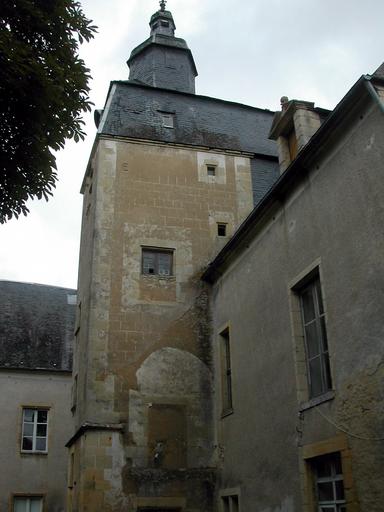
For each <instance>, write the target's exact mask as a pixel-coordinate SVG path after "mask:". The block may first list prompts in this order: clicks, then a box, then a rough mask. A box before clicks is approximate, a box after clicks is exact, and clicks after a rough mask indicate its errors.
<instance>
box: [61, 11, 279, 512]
mask: <svg viewBox="0 0 384 512" xmlns="http://www.w3.org/2000/svg"><path fill="white" fill-rule="evenodd" d="M150 27H151V35H150V37H149V39H147V40H146V41H145V42H144V43H143V44H141V45H140V46H138V47H137V48H136V49H135V50H134V51H133V52H132V55H131V57H130V59H129V61H128V64H129V66H130V76H129V80H127V81H114V82H112V83H111V86H110V89H109V92H108V96H107V101H106V104H105V108H104V110H103V111H97V112H96V115H95V119H96V124H97V127H98V131H97V135H96V140H95V144H94V147H93V150H92V153H91V155H90V159H89V164H88V167H87V170H86V174H85V178H84V182H83V187H82V193H83V195H84V208H83V219H82V236H81V249H80V267H79V290H78V294H79V295H78V297H79V303H78V311H77V327H76V343H75V356H74V380H73V403H72V411H73V414H74V420H75V429H74V435H73V437H72V438H71V439H70V440H69V442H68V444H67V446H68V448H69V510H70V511H73V512H75V511H76V512H85V511H88V512H118V511H119V512H120V511H123V510H124V511H127V512H136V511H143V510H146V511H148V510H152V511H163V512H164V511H169V510H172V511H174V512H175V511H183V512H209V511H213V510H215V503H214V489H215V475H216V468H217V465H218V461H219V459H220V458H219V457H218V453H219V450H218V449H217V447H216V443H215V439H214V434H213V417H212V415H213V408H212V400H213V396H212V372H213V367H212V366H213V365H212V358H211V346H210V307H209V297H208V294H207V290H206V288H205V285H204V284H203V283H202V281H201V279H200V275H201V272H202V270H203V269H204V268H205V266H206V265H207V263H208V262H209V260H210V259H211V258H212V257H213V255H214V254H216V253H217V251H218V250H220V248H221V247H222V246H223V245H224V244H225V243H226V242H227V241H228V239H229V238H230V236H231V235H232V234H233V233H234V231H235V229H236V228H237V226H238V225H239V224H240V223H241V222H242V221H243V220H244V218H245V217H246V216H247V215H248V213H249V212H250V211H251V209H252V207H253V205H254V203H255V202H257V201H258V199H259V198H260V197H261V196H262V195H263V194H264V192H265V191H266V190H267V189H268V188H269V186H270V185H271V183H272V182H273V181H274V179H275V178H276V176H277V174H278V170H277V158H276V150H275V146H274V143H272V142H271V141H268V139H267V136H268V132H269V129H270V126H271V122H272V117H273V113H272V112H269V111H265V110H261V109H256V108H253V107H247V106H244V105H240V104H236V103H232V102H226V101H222V100H218V99H215V98H209V97H205V96H198V95H195V94H194V92H195V85H194V82H195V77H196V75H197V72H196V67H195V64H194V61H193V57H192V54H191V52H190V50H189V49H188V47H187V45H186V43H185V41H183V40H182V39H178V38H176V37H175V36H174V30H175V23H174V21H173V17H172V14H171V13H170V12H169V11H166V10H165V5H164V2H161V9H160V10H159V11H158V12H156V13H155V14H154V15H153V16H152V18H151V22H150Z"/></svg>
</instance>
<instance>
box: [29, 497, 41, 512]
mask: <svg viewBox="0 0 384 512" xmlns="http://www.w3.org/2000/svg"><path fill="white" fill-rule="evenodd" d="M42 505H43V500H42V499H41V498H31V501H30V506H31V508H30V512H41V511H42Z"/></svg>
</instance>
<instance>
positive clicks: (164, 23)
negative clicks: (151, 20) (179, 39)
mask: <svg viewBox="0 0 384 512" xmlns="http://www.w3.org/2000/svg"><path fill="white" fill-rule="evenodd" d="M160 25H161V26H162V27H167V28H169V21H160Z"/></svg>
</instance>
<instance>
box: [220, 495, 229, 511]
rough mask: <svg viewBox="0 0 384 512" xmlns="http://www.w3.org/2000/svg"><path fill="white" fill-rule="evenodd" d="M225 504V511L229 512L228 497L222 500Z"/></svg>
mask: <svg viewBox="0 0 384 512" xmlns="http://www.w3.org/2000/svg"><path fill="white" fill-rule="evenodd" d="M221 499H222V503H223V511H224V512H229V498H228V497H227V496H226V497H225V498H221Z"/></svg>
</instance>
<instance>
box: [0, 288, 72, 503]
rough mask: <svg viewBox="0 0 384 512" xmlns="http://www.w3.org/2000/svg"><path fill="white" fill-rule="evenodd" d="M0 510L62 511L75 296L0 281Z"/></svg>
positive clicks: (59, 290) (63, 290) (60, 290)
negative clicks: (0, 440)
mask: <svg viewBox="0 0 384 512" xmlns="http://www.w3.org/2000/svg"><path fill="white" fill-rule="evenodd" d="M0 303H1V308H0V388H1V394H0V408H1V412H2V419H1V426H0V431H1V436H2V445H1V449H0V468H1V478H0V510H1V511H2V512H3V511H4V512H48V511H49V512H64V511H65V510H66V482H67V449H66V448H65V442H66V440H67V439H68V437H69V436H70V434H71V431H72V414H71V411H70V408H71V384H72V379H71V368H72V341H73V329H74V320H75V310H76V291H75V290H70V289H66V288H57V287H53V286H45V285H36V284H27V283H16V282H11V281H0Z"/></svg>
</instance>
